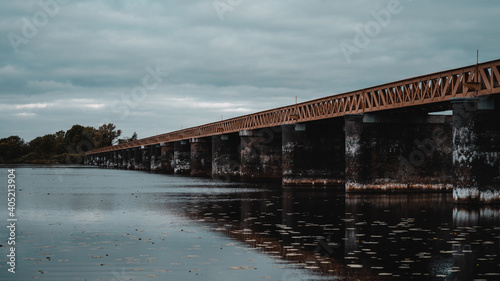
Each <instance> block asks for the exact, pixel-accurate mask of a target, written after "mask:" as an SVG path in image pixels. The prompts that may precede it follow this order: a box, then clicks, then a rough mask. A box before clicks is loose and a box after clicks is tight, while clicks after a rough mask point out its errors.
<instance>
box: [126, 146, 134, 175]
mask: <svg viewBox="0 0 500 281" xmlns="http://www.w3.org/2000/svg"><path fill="white" fill-rule="evenodd" d="M126 154H127V160H126V164H125V168H126V169H127V170H133V169H134V149H133V148H127V152H126Z"/></svg>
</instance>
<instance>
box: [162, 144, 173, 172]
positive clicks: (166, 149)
mask: <svg viewBox="0 0 500 281" xmlns="http://www.w3.org/2000/svg"><path fill="white" fill-rule="evenodd" d="M160 151H161V171H162V173H165V174H173V173H174V167H175V163H174V143H173V142H168V143H161V144H160Z"/></svg>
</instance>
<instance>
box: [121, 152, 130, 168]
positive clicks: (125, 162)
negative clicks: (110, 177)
mask: <svg viewBox="0 0 500 281" xmlns="http://www.w3.org/2000/svg"><path fill="white" fill-rule="evenodd" d="M128 159H129V158H128V149H124V150H122V167H121V168H122V169H128Z"/></svg>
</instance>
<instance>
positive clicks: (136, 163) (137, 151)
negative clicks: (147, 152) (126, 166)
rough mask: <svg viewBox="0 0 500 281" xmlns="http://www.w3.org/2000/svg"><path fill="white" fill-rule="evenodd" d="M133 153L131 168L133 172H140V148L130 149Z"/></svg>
mask: <svg viewBox="0 0 500 281" xmlns="http://www.w3.org/2000/svg"><path fill="white" fill-rule="evenodd" d="M132 150H133V152H134V161H133V165H132V166H133V168H134V170H141V165H142V151H141V148H140V147H135V148H132Z"/></svg>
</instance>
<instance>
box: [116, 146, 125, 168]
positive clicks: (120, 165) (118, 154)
mask: <svg viewBox="0 0 500 281" xmlns="http://www.w3.org/2000/svg"><path fill="white" fill-rule="evenodd" d="M124 152H125V151H124V150H118V151H117V152H116V164H115V167H117V168H118V169H121V168H123V154H124Z"/></svg>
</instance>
